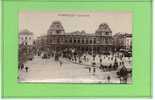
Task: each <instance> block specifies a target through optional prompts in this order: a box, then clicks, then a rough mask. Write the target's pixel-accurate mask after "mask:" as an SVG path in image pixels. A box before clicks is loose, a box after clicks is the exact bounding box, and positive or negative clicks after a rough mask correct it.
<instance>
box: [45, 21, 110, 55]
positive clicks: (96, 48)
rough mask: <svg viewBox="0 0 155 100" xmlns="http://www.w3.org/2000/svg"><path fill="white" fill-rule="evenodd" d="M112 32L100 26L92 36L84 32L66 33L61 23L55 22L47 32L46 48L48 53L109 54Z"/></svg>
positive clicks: (104, 25)
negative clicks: (65, 51)
mask: <svg viewBox="0 0 155 100" xmlns="http://www.w3.org/2000/svg"><path fill="white" fill-rule="evenodd" d="M112 43H113V40H112V31H111V29H110V27H109V26H108V24H106V23H103V24H100V25H99V27H98V29H97V30H96V32H94V33H93V34H90V33H86V32H85V31H75V32H71V33H66V32H65V29H64V28H63V26H62V24H61V22H59V21H55V22H53V23H52V24H51V26H50V27H49V30H48V32H47V47H48V48H49V50H50V51H56V52H61V51H63V50H73V51H76V52H78V53H83V52H88V53H110V52H111V51H112V47H113V46H112V45H113V44H112Z"/></svg>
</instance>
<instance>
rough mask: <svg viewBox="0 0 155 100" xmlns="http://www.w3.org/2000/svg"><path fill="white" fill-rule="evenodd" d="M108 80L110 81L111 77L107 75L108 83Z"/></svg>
mask: <svg viewBox="0 0 155 100" xmlns="http://www.w3.org/2000/svg"><path fill="white" fill-rule="evenodd" d="M110 79H111V77H110V76H109V75H108V77H107V80H108V83H110Z"/></svg>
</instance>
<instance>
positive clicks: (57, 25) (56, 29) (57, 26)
mask: <svg viewBox="0 0 155 100" xmlns="http://www.w3.org/2000/svg"><path fill="white" fill-rule="evenodd" d="M63 33H64V28H63V26H62V24H61V22H60V21H54V22H53V23H52V24H51V25H50V27H49V30H48V34H63Z"/></svg>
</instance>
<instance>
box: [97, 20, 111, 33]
mask: <svg viewBox="0 0 155 100" xmlns="http://www.w3.org/2000/svg"><path fill="white" fill-rule="evenodd" d="M109 33H112V31H111V29H110V27H109V25H108V24H107V23H102V24H100V25H99V27H98V29H97V30H96V34H97V35H110V34H109Z"/></svg>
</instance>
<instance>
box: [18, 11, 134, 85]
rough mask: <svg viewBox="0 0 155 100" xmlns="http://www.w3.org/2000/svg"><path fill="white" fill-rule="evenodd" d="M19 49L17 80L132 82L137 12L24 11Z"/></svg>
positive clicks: (20, 23) (20, 14) (20, 25)
mask: <svg viewBox="0 0 155 100" xmlns="http://www.w3.org/2000/svg"><path fill="white" fill-rule="evenodd" d="M18 53H19V58H18V60H19V65H18V79H17V80H18V82H50V83H106V84H111V83H118V84H121V83H125V84H128V83H132V13H131V12H104V11H103V12H101V11H100V12H52V11H51V12H50V11H21V12H20V13H19V49H18Z"/></svg>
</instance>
